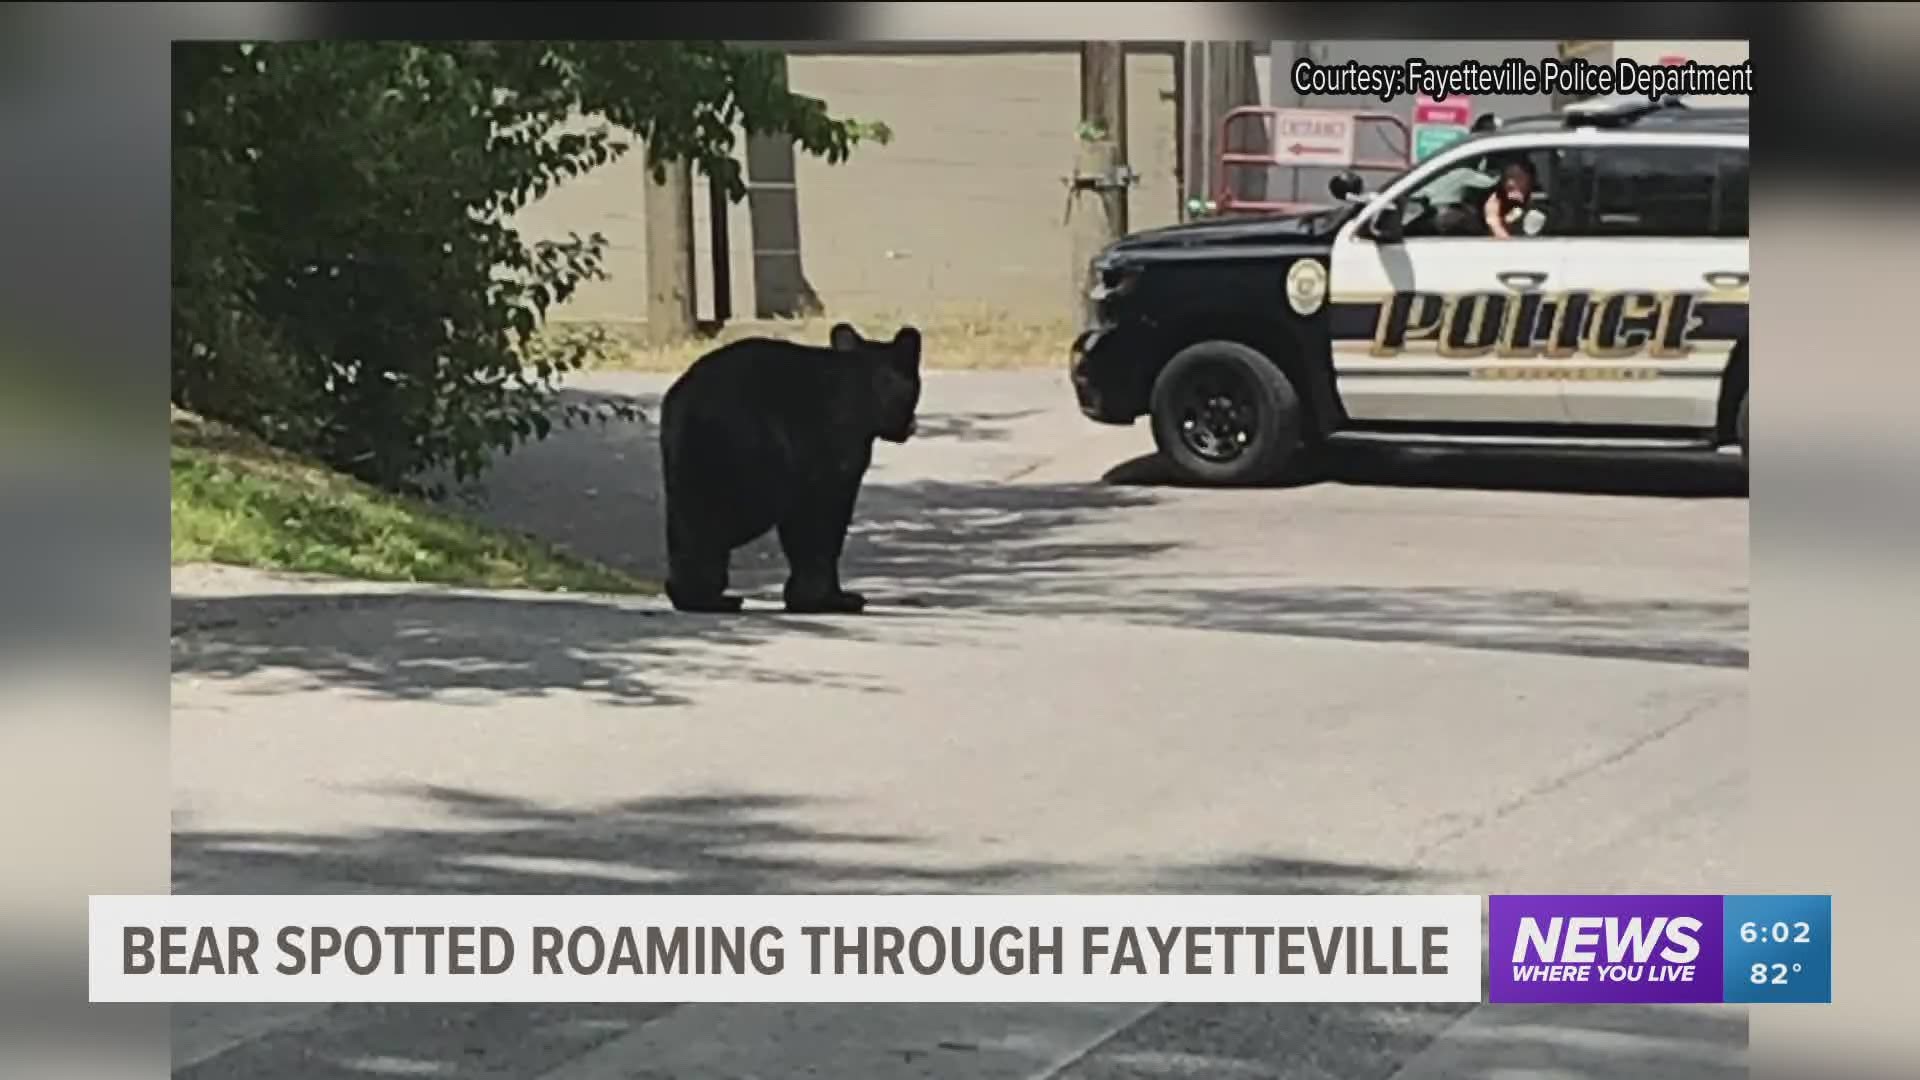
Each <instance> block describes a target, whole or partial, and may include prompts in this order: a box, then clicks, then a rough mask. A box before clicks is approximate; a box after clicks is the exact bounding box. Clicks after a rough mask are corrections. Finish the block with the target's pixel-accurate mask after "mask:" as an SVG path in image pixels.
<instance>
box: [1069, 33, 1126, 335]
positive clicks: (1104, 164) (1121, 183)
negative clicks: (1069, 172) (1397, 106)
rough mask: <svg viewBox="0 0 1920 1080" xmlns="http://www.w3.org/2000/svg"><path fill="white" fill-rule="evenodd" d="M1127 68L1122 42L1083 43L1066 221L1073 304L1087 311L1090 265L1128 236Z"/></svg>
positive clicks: (1080, 311)
mask: <svg viewBox="0 0 1920 1080" xmlns="http://www.w3.org/2000/svg"><path fill="white" fill-rule="evenodd" d="M1126 130H1127V67H1126V46H1125V43H1123V42H1119V41H1086V42H1082V43H1081V45H1080V124H1079V130H1078V132H1077V140H1076V141H1077V147H1076V152H1075V154H1074V162H1073V177H1072V179H1071V181H1070V185H1069V195H1068V202H1067V223H1068V227H1069V230H1070V236H1071V239H1072V243H1071V245H1070V247H1071V258H1072V259H1073V267H1072V277H1071V281H1072V283H1073V295H1072V304H1073V306H1072V307H1071V308H1070V309H1069V310H1070V311H1071V312H1072V313H1073V314H1074V315H1075V316H1076V317H1078V316H1080V315H1082V314H1084V313H1085V311H1086V305H1087V303H1088V298H1087V292H1088V290H1089V289H1090V288H1091V287H1092V285H1093V281H1092V277H1091V275H1090V274H1089V272H1088V271H1089V265H1090V264H1091V263H1092V261H1093V258H1094V256H1095V255H1098V254H1099V253H1100V251H1101V250H1102V249H1103V248H1105V247H1106V246H1107V245H1109V244H1111V243H1113V242H1114V241H1116V240H1119V239H1120V238H1121V237H1124V236H1125V235H1126V234H1127V185H1128V182H1129V178H1130V175H1131V174H1130V173H1129V171H1128V169H1127V151H1126Z"/></svg>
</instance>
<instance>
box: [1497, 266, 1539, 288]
mask: <svg viewBox="0 0 1920 1080" xmlns="http://www.w3.org/2000/svg"><path fill="white" fill-rule="evenodd" d="M1494 276H1495V277H1497V278H1499V279H1500V282H1501V284H1503V285H1505V286H1507V287H1508V288H1510V289H1535V288H1539V287H1540V286H1541V285H1542V284H1544V283H1545V282H1546V280H1547V275H1546V274H1544V273H1542V272H1541V271H1538V270H1508V271H1505V272H1503V273H1499V274H1495V275H1494Z"/></svg>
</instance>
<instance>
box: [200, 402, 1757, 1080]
mask: <svg viewBox="0 0 1920 1080" xmlns="http://www.w3.org/2000/svg"><path fill="white" fill-rule="evenodd" d="M662 386H663V381H662V380H660V379H659V378H655V377H642V376H621V375H602V376H597V377H596V378H594V379H593V380H590V381H588V382H585V383H583V384H582V387H581V389H582V392H591V393H615V394H623V395H630V396H633V397H635V398H637V399H639V400H640V401H641V402H642V403H643V404H646V403H648V402H650V401H651V400H652V399H653V397H654V396H655V395H657V393H658V392H659V390H660V389H661V388H662ZM652 440H653V432H652V430H651V428H650V427H647V426H644V425H640V426H633V427H623V428H618V429H606V430H595V431H589V432H580V433H573V434H568V435H564V436H557V437H556V438H555V439H554V440H552V441H550V442H548V443H546V444H543V445H540V446H538V447H534V448H531V449H529V450H526V451H524V452H522V453H521V454H518V455H515V456H514V457H513V458H510V459H509V460H508V461H506V462H505V463H504V464H503V465H502V466H501V468H500V470H499V471H498V473H496V474H495V475H494V476H492V477H491V478H490V480H489V483H488V485H487V490H486V491H485V492H484V496H485V500H484V501H483V502H479V503H476V506H475V512H476V513H481V514H484V515H486V516H489V517H491V518H494V519H496V520H500V521H504V522H507V523H511V524H515V525H518V526H520V527H523V528H528V529H531V530H534V531H537V532H541V533H543V534H546V535H549V536H552V537H555V538H558V539H562V540H565V541H567V542H569V543H571V544H573V545H574V546H576V547H578V548H579V549H581V550H584V551H586V552H588V553H591V554H594V555H596V556H599V557H601V558H605V559H609V560H612V561H616V562H620V563H623V564H625V565H629V566H633V567H637V568H640V569H643V570H648V571H654V572H657V571H658V570H659V568H660V561H661V553H660V548H661V536H660V529H659V524H658V519H657V506H658V501H657V500H658V493H657V475H656V464H655V461H654V456H653V441H652ZM1149 449H1150V444H1149V438H1148V435H1147V432H1146V430H1145V428H1144V427H1138V428H1133V429H1106V428H1098V427H1095V426H1093V425H1091V424H1088V423H1087V422H1085V421H1083V420H1082V419H1081V418H1080V417H1079V416H1078V414H1077V413H1075V412H1074V411H1073V408H1072V404H1071V399H1070V396H1069V394H1068V392H1067V388H1066V385H1065V381H1064V376H1063V374H1062V373H1058V372H1042V373H1000V374H991V375H989V374H973V375H962V374H934V375H932V376H930V380H929V383H928V389H927V394H926V398H925V405H924V416H923V425H922V438H921V439H919V440H917V441H916V442H915V443H913V444H910V445H908V446H905V447H893V446H885V445H883V446H882V447H881V448H880V450H879V451H878V453H877V458H878V463H877V465H876V468H875V470H874V472H873V473H872V474H871V476H870V480H869V484H868V487H867V489H866V491H865V494H864V495H863V498H862V502H861V510H860V518H859V523H858V526H857V533H856V535H855V536H854V537H853V539H852V541H851V542H850V545H849V553H848V563H847V577H848V584H849V586H850V587H853V588H857V589H861V590H862V591H865V592H867V593H868V594H869V596H870V597H871V598H872V599H873V601H874V603H875V605H876V607H875V610H874V612H873V613H872V614H871V615H869V616H867V617H863V618H859V619H824V618H823V619H806V618H791V617H787V616H785V615H783V614H781V613H779V612H778V609H777V607H776V606H775V603H776V600H777V592H778V586H779V581H780V577H781V574H782V567H781V565H780V561H779V556H778V552H777V549H775V548H774V547H773V546H772V545H771V544H770V543H768V544H763V545H760V546H758V547H757V548H756V549H755V550H753V551H752V552H749V553H746V554H744V555H743V556H742V557H741V559H740V560H739V563H738V565H739V567H740V573H739V574H738V579H739V583H740V584H741V585H743V586H744V587H746V588H747V590H748V591H749V592H750V594H751V595H752V599H751V600H750V606H751V607H752V608H753V609H756V610H752V611H750V614H749V615H748V616H747V617H744V618H740V619H698V618H692V617H685V616H677V615H675V614H673V613H671V612H669V611H667V610H665V608H664V605H662V604H660V603H658V602H654V601H650V600H624V601H617V600H607V599H601V598H588V597H575V598H569V597H532V596H522V595H513V594H450V593H444V592H437V591H430V590H404V589H397V590H396V589H381V588H373V587H367V586H355V585H349V586H318V585H313V584H311V583H305V582H287V581H277V580H271V579H265V578H262V577H260V576H258V575H252V574H245V573H238V572H230V571H211V570H204V569H197V568H195V569H186V570H181V571H177V572H176V580H175V589H176V593H175V595H176V600H175V607H176V614H175V621H176V635H175V641H174V670H175V689H174V784H175V790H176V805H177V818H176V847H175V857H176V876H177V888H179V889H180V890H181V891H221V892H234V891H267V892H272V891H294V892H322V891H354V890H374V889H379V890H415V891H420V890H434V889H451V890H468V891H539V892H568V891H590V890H611V891H621V890H678V891H689V892H702V891H707V892H712V891H728V892H781V891H803V892H804V891H834V890H886V889H916V890H922V891H967V890H982V891H1009V892H1010V891H1040V892H1065V891H1077V890H1087V891H1092V890H1188V891H1256V892H1257V891H1268V892H1295V891H1376V890H1389V889H1405V890H1432V891H1460V892H1483V891H1515V890H1522V889H1526V890H1541V891H1571V890H1576V889H1596V890H1624V889H1645V890H1648V891H1668V890H1672V891H1684V890H1699V891H1707V892H1712V891H1719V890H1721V889H1723V888H1724V887H1726V885H1727V883H1728V882H1730V881H1734V880H1737V877H1738V873H1739V866H1738V862H1737V855H1738V852H1739V850H1740V844H1741V842H1742V841H1741V839H1740V837H1739V835H1738V823H1739V821H1740V815H1741V813H1742V806H1743V800H1744V796H1745V776H1746V763H1745V754H1744V751H1743V750H1742V749H1740V748H1741V747H1742V746H1743V745H1744V739H1745V731H1744V724H1745V710H1746V702H1747V686H1748V683H1747V640H1748V634H1747V503H1746V500H1745V492H1744V480H1743V479H1742V477H1741V475H1740V472H1739V469H1738V464H1737V462H1734V461H1731V460H1726V459H1721V458H1716V457H1711V456H1707V457H1702V456H1698V455H1694V456H1681V455H1675V456H1666V457H1661V458H1657V459H1654V458H1635V459H1622V458H1618V457H1615V458H1611V459H1609V458H1596V457H1569V456H1545V455H1537V454H1523V453H1514V452H1501V453H1497V454H1494V453H1487V452H1478V453H1473V454H1462V453H1459V452H1446V453H1441V452H1410V451H1396V452H1392V453H1387V452H1378V451H1367V452H1355V453H1352V454H1348V455H1343V457H1342V458H1341V459H1340V460H1339V461H1338V462H1337V463H1336V466H1335V468H1334V471H1333V475H1332V476H1331V477H1330V478H1325V479H1315V480H1311V481H1308V480H1303V481H1302V482H1299V483H1294V484H1288V485H1283V486H1278V487H1275V488H1271V489H1263V490H1254V491H1208V490H1192V489H1183V488H1176V487H1170V486H1167V485H1165V484H1163V483H1159V482H1158V478H1157V477H1156V475H1155V469H1154V468H1153V466H1152V463H1151V461H1150V460H1146V459H1144V458H1143V456H1142V455H1144V454H1145V453H1146V451H1147V450H1149ZM176 1016H177V1020H176V1048H175V1057H176V1065H177V1067H178V1071H179V1074H180V1075H189V1076H195V1077H203V1076H204V1077H229V1076H231V1077H242V1076H246V1077H252V1076H268V1075H271V1076H276V1077H321V1076H324V1077H344V1076H380V1075H433V1076H475V1075H488V1076H514V1077H529V1076H540V1077H546V1076H554V1077H615V1076H621V1077H629V1076H672V1077H709V1076H712V1077H720V1076H729V1077H737V1076H771V1075H797V1074H810V1075H820V1076H882V1077H892V1076H941V1077H945V1076H953V1077H1001V1076H1035V1075H1060V1076H1071V1077H1120V1076H1152V1077H1159V1076H1209V1077H1239V1076H1288V1077H1294V1076H1312V1077H1319V1076H1326V1077H1352V1076H1387V1075H1400V1076H1405V1077H1437V1076H1447V1077H1485V1078H1492V1077H1497V1076H1515V1075H1555V1076H1579V1077H1587V1076H1594V1077H1598V1076H1620V1077H1634V1078H1636V1080H1641V1078H1646V1077H1651V1076H1662V1075H1671V1076H1689V1077H1693V1076H1712V1075H1728V1076H1732V1075H1744V1060H1743V1058H1744V1046H1745V1023H1744V1019H1743V1017H1742V1016H1741V1014H1739V1013H1738V1012H1728V1011H1724V1010H1706V1011H1689V1010H1677V1009H1664V1010H1576V1009H1564V1008H1563V1009H1554V1010H1545V1011H1534V1010H1513V1009H1501V1010H1484V1009H1469V1008H1452V1007H1448V1008H1442V1007H1415V1008H1399V1009H1384V1008H1373V1007H1352V1006H1339V1007H1334V1006H1328V1007H1290V1008H1257V1007H1248V1006H1227V1007H1205V1006H1180V1007H1168V1008H1144V1007H1131V1006H1127V1007H1114V1006H1100V1007H1049V1008H1042V1007H1019V1008H1012V1007H973V1006H938V1007H935V1006H926V1007H889V1008H881V1007H875V1006H819V1007H784V1006H783V1007H771V1006H770V1007H741V1006H729V1007H721V1006H683V1007H678V1008H672V1007H667V1008H637V1007H591V1008H582V1007H547V1008H468V1007H442V1008H384V1007H366V1006H352V1007H349V1006H342V1007H334V1008H320V1007H297V1008H270V1007H261V1008H253V1009H236V1008H225V1009H184V1008H183V1009H180V1010H178V1011H177V1013H176Z"/></svg>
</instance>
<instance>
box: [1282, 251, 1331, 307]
mask: <svg viewBox="0 0 1920 1080" xmlns="http://www.w3.org/2000/svg"><path fill="white" fill-rule="evenodd" d="M1326 299H1327V268H1326V267H1325V266H1323V265H1321V263H1320V261H1319V260H1318V259H1301V260H1300V261H1299V262H1296V263H1294V264H1293V268H1292V269H1290V270H1288V271H1287V303H1289V304H1292V305H1293V310H1295V311H1297V312H1299V313H1300V314H1302V315H1311V314H1313V313H1314V312H1316V311H1319V310H1320V305H1321V304H1323V303H1325V302H1326Z"/></svg>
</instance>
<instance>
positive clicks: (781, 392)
mask: <svg viewBox="0 0 1920 1080" xmlns="http://www.w3.org/2000/svg"><path fill="white" fill-rule="evenodd" d="M829 338H830V347H828V348H821V347H819V346H815V345H803V344H800V343H798V342H791V341H778V340H773V339H768V338H749V339H746V340H743V341H736V342H733V343H732V344H729V345H724V346H722V347H720V348H718V349H715V350H713V351H712V352H709V353H707V354H706V355H705V356H702V357H701V358H700V359H698V360H696V361H695V362H694V363H693V366H691V367H690V368H688V369H687V371H686V372H685V374H683V375H681V376H680V378H679V379H677V380H675V382H674V384H673V385H672V386H671V387H669V388H668V389H667V393H666V396H665V397H663V398H662V399H661V402H660V467H661V471H662V474H663V476H664V479H665V481H666V517H667V597H668V599H669V600H671V601H672V603H673V606H674V607H675V608H676V609H678V610H680V611H697V612H734V611H739V610H740V606H741V601H740V597H738V596H732V595H729V594H728V593H727V587H728V582H727V577H728V569H729V564H730V563H731V561H732V555H733V551H734V549H736V548H739V547H741V546H743V545H745V544H747V543H750V542H751V541H753V540H755V539H757V538H759V537H760V536H762V535H764V534H765V533H766V532H767V531H768V530H769V529H777V530H778V531H779V537H780V548H781V550H782V551H783V552H784V553H785V554H786V558H787V569H788V575H787V583H786V588H785V590H784V599H785V601H786V609H787V610H788V611H791V612H807V613H822V612H830V613H841V614H852V613H857V612H859V611H861V610H862V609H864V608H865V606H866V600H865V598H864V597H862V596H861V595H860V594H859V593H854V592H848V591H846V590H845V589H842V588H841V587H840V552H841V548H842V546H843V545H844V543H845V542H846V536H847V526H848V524H849V523H850V522H851V520H852V518H853V506H854V501H855V500H856V499H857V498H858V496H859V493H860V484H861V481H862V480H863V479H864V478H865V476H866V472H867V467H868V466H869V465H870V464H871V463H872V460H873V443H874V440H875V439H885V440H887V441H888V442H892V443H904V442H906V441H907V440H908V439H910V438H912V437H913V433H914V428H915V414H916V411H917V410H918V408H919V405H920V332H919V331H918V330H916V329H915V328H913V327H911V326H907V327H902V328H901V329H900V331H899V333H897V334H895V335H894V337H893V340H892V341H874V340H869V339H867V338H865V337H862V336H861V335H860V333H859V332H858V331H856V330H855V329H854V328H853V327H852V326H849V325H847V324H846V323H840V324H838V325H836V326H834V328H833V330H832V331H831V333H830V335H829Z"/></svg>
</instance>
